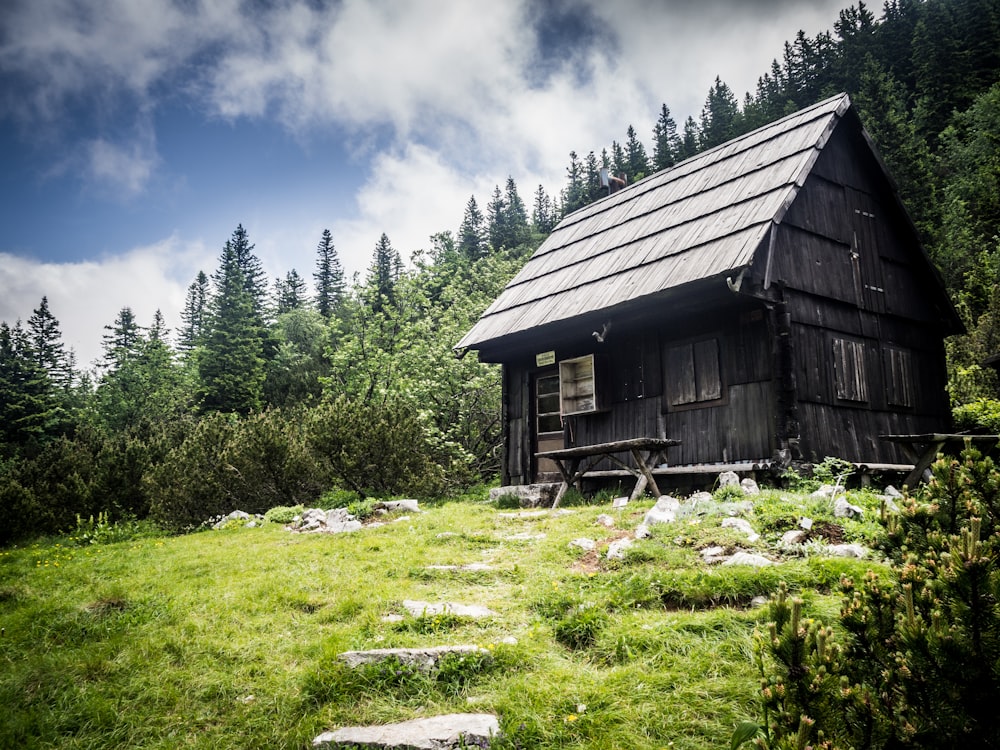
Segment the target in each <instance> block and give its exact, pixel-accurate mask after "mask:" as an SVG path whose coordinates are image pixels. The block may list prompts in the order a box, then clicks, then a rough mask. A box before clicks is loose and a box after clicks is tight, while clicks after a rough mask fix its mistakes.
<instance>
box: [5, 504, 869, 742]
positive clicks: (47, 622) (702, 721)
mask: <svg viewBox="0 0 1000 750" xmlns="http://www.w3.org/2000/svg"><path fill="white" fill-rule="evenodd" d="M785 494H786V495H787V493H785ZM790 502H791V503H792V505H794V504H796V503H799V504H802V505H803V509H802V510H805V509H806V506H807V505H808V504H809V502H810V501H809V499H808V498H804V497H803V496H790V497H786V499H785V501H781V500H780V498H778V497H776V496H767V497H766V498H764V499H763V500H762V501H761V502H760V504H759V514H758V516H757V517H755V518H753V521H754V522H755V523H757V524H759V525H760V526H761V527H768V531H767V532H766V533H765V534H764V537H763V538H762V539H761V540H760V541H759V542H757V543H755V544H754V545H747V544H745V543H743V542H741V541H740V537H739V535H738V534H737V535H733V533H732V531H731V530H719V529H716V528H715V524H713V523H712V522H711V521H710V520H707V519H702V520H700V521H698V520H694V521H693V520H687V519H686V520H682V521H679V522H678V523H677V524H674V525H671V526H666V527H655V533H654V536H653V537H652V538H651V539H646V540H642V541H640V542H638V543H637V544H636V546H635V547H634V548H633V549H632V550H631V551H630V552H629V554H628V555H627V556H626V559H625V560H624V561H620V562H616V563H613V564H612V563H609V562H607V561H603V562H600V561H597V559H596V556H595V555H594V554H593V553H591V555H589V556H587V555H584V553H583V552H581V551H580V550H578V549H575V548H571V547H570V546H569V542H570V541H571V540H573V539H575V538H578V537H582V536H588V537H591V538H593V539H595V540H597V541H598V544H599V547H598V549H599V550H601V549H606V547H607V544H608V543H609V542H610V541H611V540H612V539H613V538H614V537H615V535H616V533H617V532H616V530H608V529H605V528H603V527H601V526H599V525H595V519H596V517H597V515H598V514H600V513H602V512H611V511H610V509H609V507H608V506H607V505H603V506H590V505H588V506H577V507H573V508H571V509H569V510H571V511H572V512H570V513H567V514H565V515H559V516H554V515H546V516H544V517H528V518H518V517H511V515H510V512H509V511H507V512H506V515H505V512H504V511H501V510H498V509H497V508H494V507H491V506H489V505H488V504H485V503H482V502H463V503H445V504H440V505H438V506H433V507H428V508H427V509H426V510H425V511H424V512H423V513H421V514H417V515H412V516H411V517H410V518H409V519H408V520H403V521H399V522H395V523H388V524H386V525H384V526H381V527H379V528H366V529H363V530H362V531H360V532H356V533H352V534H341V535H335V536H325V535H310V534H302V535H299V534H292V533H290V532H288V531H285V530H284V529H283V528H282V527H281V526H280V525H279V524H265V525H264V526H262V527H260V528H231V529H226V530H223V531H205V532H200V533H195V534H190V535H187V536H179V537H169V538H167V537H159V538H156V537H147V538H138V539H133V540H130V541H124V542H117V543H103V544H102V543H88V544H86V545H85V546H81V544H79V543H74V542H73V541H71V539H70V538H69V537H66V538H61V539H53V540H48V541H44V542H38V543H35V544H31V545H27V546H22V547H18V548H14V549H8V550H2V551H0V627H2V628H3V634H2V635H0V665H2V668H0V705H2V706H3V711H4V716H3V720H2V721H0V747H19V748H117V747H130V748H135V747H143V748H178V747H185V748H187V747H191V748H212V749H213V750H215V749H217V748H241V749H242V748H303V747H308V746H309V743H310V741H311V739H312V738H313V737H314V736H316V735H317V734H319V733H321V732H323V731H325V730H327V729H331V728H335V727H338V726H344V725H354V724H359V723H379V722H390V721H400V720H405V719H410V718H415V717H419V716H430V715H434V714H437V713H444V712H465V711H491V712H496V713H497V714H498V715H499V716H500V719H501V726H502V728H503V730H504V732H505V733H506V735H507V737H506V739H505V740H504V742H503V743H502V746H503V747H508V748H523V749H525V750H527V749H528V748H592V749H594V750H596V749H598V748H623V747H628V748H632V749H635V750H653V749H654V748H657V749H659V748H666V747H671V748H677V749H678V750H679V749H681V748H691V749H693V748H710V747H711V748H714V747H722V746H727V745H728V740H729V737H730V735H731V733H732V730H733V727H734V726H735V724H736V723H737V722H739V721H740V720H741V719H744V718H748V717H752V716H755V714H756V711H755V699H756V695H755V691H756V688H757V681H758V680H757V676H756V674H755V670H754V666H753V659H752V654H753V643H754V631H755V628H756V627H757V626H759V625H761V624H762V623H763V622H764V620H765V618H766V608H757V609H750V608H748V607H747V606H746V605H747V604H748V603H749V601H750V599H751V598H752V597H753V596H756V595H760V594H767V593H770V592H771V591H773V590H774V588H775V587H776V586H777V583H778V581H780V580H785V581H788V582H789V585H790V586H791V587H792V588H793V589H799V590H802V591H803V592H804V593H805V594H806V601H807V605H806V606H807V610H809V611H810V613H811V614H812V615H813V616H822V617H825V618H827V619H830V615H831V614H833V613H835V612H836V609H837V606H838V603H839V597H838V596H837V595H836V594H835V593H831V591H833V590H834V588H835V585H836V582H837V580H838V579H839V576H840V575H841V574H845V573H846V574H852V575H853V574H857V573H859V572H863V571H864V570H865V569H867V568H869V567H871V566H872V563H865V562H859V561H849V560H833V559H821V558H799V559H794V560H791V561H788V562H786V563H784V564H783V565H781V566H779V567H776V568H765V569H762V570H754V569H737V568H726V569H722V568H718V567H713V568H709V567H707V566H705V565H704V564H703V563H701V561H700V558H699V555H698V547H699V546H704V544H706V543H707V542H708V541H711V540H723V541H724V542H725V543H726V544H736V543H741V544H742V546H744V547H752V548H756V549H758V550H766V549H768V546H769V545H771V544H773V542H774V540H775V539H776V538H777V537H778V536H780V533H781V530H782V527H783V526H784V525H787V523H788V522H789V521H788V520H787V518H791V519H792V521H793V522H794V518H795V517H796V514H799V513H800V512H801V511H800V509H799V508H797V507H794V508H792V509H791V511H790V510H789V508H790V507H791V506H790V505H789V503H790ZM651 504H652V501H646V502H643V503H639V504H635V505H631V506H629V507H628V508H627V509H625V510H623V511H620V512H619V511H615V512H614V515H616V516H617V518H618V519H619V527H620V528H622V529H624V528H627V529H632V528H634V527H635V525H636V524H637V523H638V521H639V520H641V517H642V515H643V513H644V512H645V510H646V509H648V508H649V507H650V506H651ZM786 516H787V518H785V517H786ZM782 519H785V520H782ZM855 527H856V528H853V530H852V531H851V534H853V535H854V536H855V537H858V538H861V537H863V536H864V534H865V532H867V531H868V529H867V527H865V526H864V525H863V524H858V523H856V522H855ZM517 534H528V535H532V536H537V535H542V534H544V535H545V536H544V538H528V539H516V538H511V537H514V536H515V535H517ZM466 563H486V564H488V565H490V566H492V567H491V569H490V570H473V571H462V570H454V571H449V570H433V571H429V570H427V567H428V566H431V565H462V564H466ZM405 599H418V600H425V601H431V602H442V601H454V602H460V603H465V604H482V605H485V606H487V607H489V608H490V609H492V610H493V611H494V612H496V613H497V616H496V617H495V618H492V619H489V620H480V621H469V620H464V619H462V618H455V617H447V616H445V617H439V618H413V617H409V616H407V617H404V619H403V620H402V621H401V622H386V621H384V620H383V617H384V616H385V615H389V614H404V610H403V608H402V602H403V600H405ZM510 637H513V638H515V639H516V644H508V643H504V642H503V641H504V639H505V638H510ZM466 643H472V644H479V645H483V646H486V647H487V648H489V649H490V651H491V652H492V658H490V659H468V660H460V661H456V662H449V663H447V664H446V665H445V666H444V668H442V670H441V671H440V672H439V673H437V674H432V675H426V674H418V673H413V672H408V671H406V670H400V669H392V668H391V665H390V667H387V668H375V669H365V670H360V671H358V672H350V671H348V670H346V669H345V668H344V667H343V666H342V665H341V664H340V662H339V661H338V660H337V654H339V653H340V652H342V651H346V650H351V649H368V648H384V647H394V646H400V647H402V646H421V645H438V644H466Z"/></svg>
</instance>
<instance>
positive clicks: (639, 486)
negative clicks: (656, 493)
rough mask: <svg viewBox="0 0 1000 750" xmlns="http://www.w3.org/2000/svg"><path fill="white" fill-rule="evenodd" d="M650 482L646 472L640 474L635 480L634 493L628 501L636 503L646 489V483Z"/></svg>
mask: <svg viewBox="0 0 1000 750" xmlns="http://www.w3.org/2000/svg"><path fill="white" fill-rule="evenodd" d="M647 484H649V479H648V478H647V477H646V475H645V474H639V476H638V477H637V478H636V480H635V487H634V488H633V489H632V494H631V495H630V496H629V499H628V501H629V502H630V503H634V502H635V501H636V500H638V499H639V498H640V497H642V493H643V492H645V491H646V485H647Z"/></svg>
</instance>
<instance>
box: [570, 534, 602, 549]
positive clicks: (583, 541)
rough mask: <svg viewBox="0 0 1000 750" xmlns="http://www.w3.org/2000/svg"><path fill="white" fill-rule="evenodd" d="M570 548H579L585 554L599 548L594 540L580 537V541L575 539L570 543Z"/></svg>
mask: <svg viewBox="0 0 1000 750" xmlns="http://www.w3.org/2000/svg"><path fill="white" fill-rule="evenodd" d="M569 546H570V547H579V548H580V549H582V550H583V551H584V552H590V550H592V549H594V548H595V547H596V546H597V542H595V541H594V540H593V539H587V538H586V537H580V538H579V539H574V540H573V541H572V542H570V543H569Z"/></svg>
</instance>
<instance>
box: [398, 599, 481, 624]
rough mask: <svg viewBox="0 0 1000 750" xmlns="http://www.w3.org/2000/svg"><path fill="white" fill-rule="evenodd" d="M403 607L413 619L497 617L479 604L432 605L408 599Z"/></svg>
mask: <svg viewBox="0 0 1000 750" xmlns="http://www.w3.org/2000/svg"><path fill="white" fill-rule="evenodd" d="M403 607H404V608H405V609H406V611H407V612H409V613H410V615H411V616H413V617H433V616H435V615H453V616H455V617H469V618H472V619H474V620H476V619H481V618H484V617H493V616H494V615H496V612H494V611H493V610H491V609H488V608H487V607H483V606H481V605H479V604H455V603H454V602H442V603H440V604H432V603H431V602H420V601H414V600H412V599H406V600H405V601H404V602H403Z"/></svg>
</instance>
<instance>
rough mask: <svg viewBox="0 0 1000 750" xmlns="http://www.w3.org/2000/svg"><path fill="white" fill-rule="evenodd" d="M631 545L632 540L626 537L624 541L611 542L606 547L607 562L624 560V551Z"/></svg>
mask: <svg viewBox="0 0 1000 750" xmlns="http://www.w3.org/2000/svg"><path fill="white" fill-rule="evenodd" d="M632 544H633V542H632V540H631V539H629V538H628V537H625V538H624V539H619V540H618V541H615V542H611V544H609V545H608V559H609V560H624V559H625V550H627V549H628V548H629V547H631V546H632Z"/></svg>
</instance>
